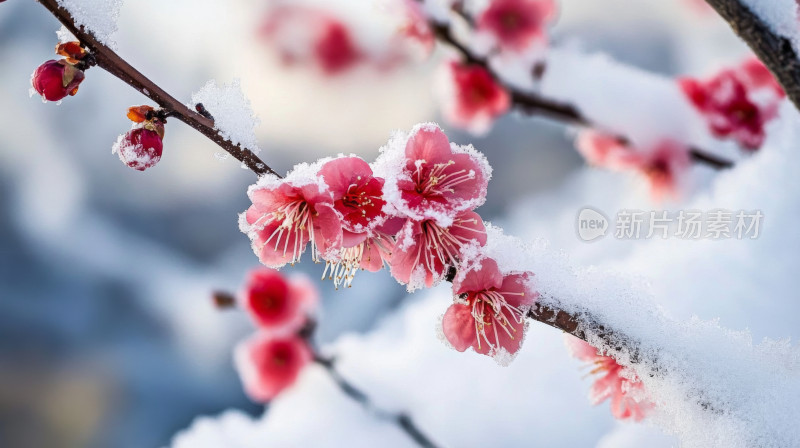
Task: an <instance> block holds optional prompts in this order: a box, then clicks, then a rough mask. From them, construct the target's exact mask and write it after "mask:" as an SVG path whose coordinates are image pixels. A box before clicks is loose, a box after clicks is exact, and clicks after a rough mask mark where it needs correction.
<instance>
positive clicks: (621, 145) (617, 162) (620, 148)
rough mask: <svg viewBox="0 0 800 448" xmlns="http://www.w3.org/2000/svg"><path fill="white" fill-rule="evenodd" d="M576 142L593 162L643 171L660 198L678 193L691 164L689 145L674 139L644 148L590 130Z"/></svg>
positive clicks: (603, 165) (609, 167) (598, 164)
mask: <svg viewBox="0 0 800 448" xmlns="http://www.w3.org/2000/svg"><path fill="white" fill-rule="evenodd" d="M575 146H576V147H577V148H578V151H579V152H580V153H581V154H582V155H583V156H584V158H586V160H587V161H588V162H589V163H591V164H593V165H596V166H599V167H602V168H608V169H611V170H615V171H632V172H636V173H639V174H640V175H642V176H643V177H644V178H645V179H646V180H647V181H648V183H649V185H650V191H651V193H652V195H653V197H654V198H655V199H656V200H660V199H663V198H665V197H669V196H673V197H674V196H676V195H677V194H678V191H679V189H680V187H681V183H682V180H683V178H684V177H685V175H686V173H687V172H688V169H689V167H690V159H689V152H688V150H687V148H686V147H685V146H683V145H681V144H679V143H677V142H674V141H671V140H663V141H661V142H660V143H658V144H656V145H653V146H652V147H650V148H648V149H647V150H645V151H641V150H637V149H635V148H632V147H631V146H630V145H629V144H628V143H627V142H625V141H623V140H620V139H619V138H618V137H615V136H612V135H608V134H603V133H600V132H597V131H592V130H587V131H583V132H582V133H581V134H580V135H579V136H578V139H577V140H576V142H575Z"/></svg>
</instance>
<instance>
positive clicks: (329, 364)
mask: <svg viewBox="0 0 800 448" xmlns="http://www.w3.org/2000/svg"><path fill="white" fill-rule="evenodd" d="M314 362H315V363H317V364H318V365H320V366H321V367H322V368H324V369H325V371H326V372H328V375H330V377H331V379H333V382H335V383H336V385H337V386H339V389H340V390H341V391H342V392H343V393H344V394H345V395H347V397H349V398H350V399H351V400H353V401H355V402H357V403H359V404H361V406H363V407H364V409H366V410H367V411H370V412H372V413H374V414H375V415H376V416H377V417H378V418H380V419H383V420H387V421H390V422H392V423H394V424H395V425H397V427H398V428H400V430H402V431H403V432H404V433H406V435H407V436H408V437H410V438H411V440H413V441H414V443H416V444H417V445H418V446H420V447H422V448H437V445H436V444H435V443H433V441H432V440H431V439H430V437H428V436H427V435H426V434H425V433H424V432H422V430H421V429H420V428H419V427H418V426H417V425H416V423H414V420H413V419H412V418H411V416H409V415H408V414H405V413H394V412H388V411H385V410H382V409H380V408H378V407H377V406H376V405H375V403H374V402H373V401H372V399H371V398H370V397H369V395H367V393H366V392H364V391H362V390H361V389H359V388H357V387H356V386H354V385H353V384H352V383H350V382H349V381H347V380H346V379H345V378H344V377H343V376H342V374H341V373H339V370H337V369H336V365H335V362H334V360H333V359H330V358H325V357H323V356H320V355H319V354H318V353H315V354H314Z"/></svg>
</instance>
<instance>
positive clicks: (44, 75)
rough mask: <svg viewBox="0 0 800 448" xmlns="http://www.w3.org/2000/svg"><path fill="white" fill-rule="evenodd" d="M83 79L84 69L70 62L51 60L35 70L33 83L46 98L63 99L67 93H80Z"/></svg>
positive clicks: (72, 94)
mask: <svg viewBox="0 0 800 448" xmlns="http://www.w3.org/2000/svg"><path fill="white" fill-rule="evenodd" d="M83 79H84V74H83V71H82V70H80V69H78V68H77V67H75V66H74V65H72V64H70V63H69V62H67V61H65V60H60V61H56V60H50V61H47V62H45V63H44V64H42V65H40V66H39V68H37V69H36V71H35V72H33V76H32V77H31V84H33V88H34V89H35V90H36V92H38V93H39V95H41V96H42V98H44V99H45V100H47V101H61V100H62V99H64V98H65V97H66V96H67V95H71V96H74V95H75V94H76V93H78V86H79V85H80V83H81V82H83Z"/></svg>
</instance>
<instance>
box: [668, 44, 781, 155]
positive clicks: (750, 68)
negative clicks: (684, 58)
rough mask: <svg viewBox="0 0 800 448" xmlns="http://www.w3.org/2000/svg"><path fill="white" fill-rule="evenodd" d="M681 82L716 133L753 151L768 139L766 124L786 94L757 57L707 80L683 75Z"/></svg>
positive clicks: (687, 94) (773, 115) (775, 112)
mask: <svg viewBox="0 0 800 448" xmlns="http://www.w3.org/2000/svg"><path fill="white" fill-rule="evenodd" d="M678 84H679V85H680V87H681V90H682V91H683V93H684V94H685V95H686V97H687V98H688V100H689V101H690V102H691V103H692V105H693V106H694V107H695V108H696V109H697V110H698V111H699V112H700V113H701V114H702V115H703V117H704V119H705V120H706V122H707V123H708V127H709V130H710V131H711V132H712V133H713V134H714V135H715V136H716V137H719V138H730V139H733V140H735V141H736V142H737V143H738V144H739V145H741V147H742V148H744V149H747V150H750V151H755V150H757V149H759V148H760V147H761V145H762V144H763V143H764V139H765V138H766V132H765V130H764V127H765V126H766V124H767V123H768V122H769V121H770V120H772V119H773V118H775V117H776V116H777V115H778V106H779V105H780V102H781V100H782V99H783V98H784V97H785V96H786V94H785V93H784V91H783V89H782V88H781V86H780V84H778V82H777V81H776V80H775V78H774V77H773V76H772V74H771V73H770V72H769V70H768V69H767V68H766V67H765V66H764V64H762V63H761V61H759V60H758V59H757V58H755V57H750V58H748V59H746V60H745V61H743V62H742V63H741V64H740V65H739V66H737V67H733V68H726V69H724V70H722V71H720V72H719V73H717V74H715V75H714V76H712V77H710V78H708V79H706V80H699V79H695V78H681V79H679V80H678Z"/></svg>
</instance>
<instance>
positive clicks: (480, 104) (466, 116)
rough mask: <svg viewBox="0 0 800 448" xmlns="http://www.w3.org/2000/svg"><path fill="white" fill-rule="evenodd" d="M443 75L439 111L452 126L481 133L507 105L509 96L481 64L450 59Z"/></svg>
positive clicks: (504, 112) (506, 108)
mask: <svg viewBox="0 0 800 448" xmlns="http://www.w3.org/2000/svg"><path fill="white" fill-rule="evenodd" d="M445 77H446V79H445V82H446V84H445V85H446V86H447V89H444V90H447V91H448V94H447V95H445V96H444V98H443V99H444V103H443V113H444V115H445V117H446V118H447V120H448V121H450V122H451V123H453V124H454V125H456V126H459V127H462V128H464V129H468V130H469V131H470V132H473V133H475V134H483V133H485V132H486V131H487V130H488V129H489V127H490V126H491V124H492V122H494V120H495V119H496V118H497V117H499V116H501V115H504V114H506V113H507V112H508V110H509V109H510V107H511V96H510V95H509V94H508V92H507V91H506V90H505V89H504V88H503V87H502V86H501V85H500V84H498V83H497V81H496V80H495V79H494V77H493V76H492V75H491V74H490V73H489V71H488V70H486V69H485V68H484V67H481V66H479V65H469V64H462V63H460V62H456V61H452V62H449V63H447V64H446V66H445Z"/></svg>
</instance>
